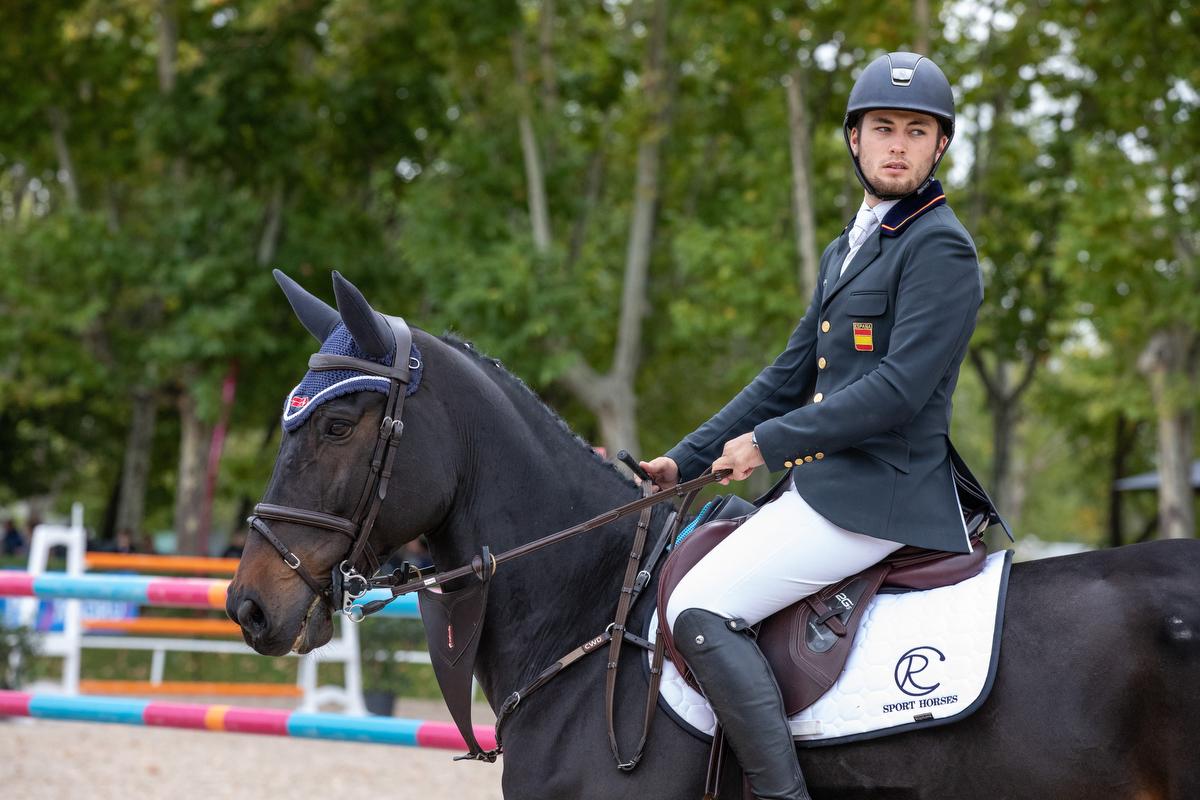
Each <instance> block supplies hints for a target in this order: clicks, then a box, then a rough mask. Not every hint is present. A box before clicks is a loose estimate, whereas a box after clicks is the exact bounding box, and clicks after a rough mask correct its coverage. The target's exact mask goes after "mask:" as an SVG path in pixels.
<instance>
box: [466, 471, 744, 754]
mask: <svg viewBox="0 0 1200 800" xmlns="http://www.w3.org/2000/svg"><path fill="white" fill-rule="evenodd" d="M726 474H728V473H727V472H726V471H722V472H720V473H718V474H717V475H715V476H711V475H708V476H702V478H697V479H695V481H690V482H688V484H685V485H684V487H685V488H684V500H683V503H682V505H681V506H680V509H679V511H678V512H672V513H671V516H670V517H669V518H668V519H667V522H666V524H665V525H664V526H663V530H662V533H661V534H660V535H659V537H658V540H657V541H656V542H655V543H654V546H653V547H652V548H651V549H650V555H649V556H648V557H647V558H646V559H645V560H644V561H643V560H642V549H643V547H644V545H645V534H646V531H647V530H648V528H649V516H648V514H644V515H643V517H642V519H640V520H639V523H638V535H637V536H636V537H635V541H634V546H633V548H631V552H630V558H629V565H628V566H627V568H626V571H625V582H624V584H623V586H622V589H621V595H620V598H619V599H618V602H617V605H618V609H617V614H616V619H614V620H613V622H612V623H610V624H609V625H608V627H607V628H605V630H604V631H602V632H601V633H599V634H597V635H596V636H594V637H592V638H591V639H588V640H587V641H586V642H584V643H583V644H581V645H580V646H579V647H576V648H575V649H574V650H572V651H570V652H569V653H567V654H566V655H564V656H562V657H561V658H559V659H558V660H557V661H555V662H554V663H553V664H551V665H550V666H548V667H546V668H545V669H544V670H542V671H541V672H540V673H539V674H538V675H537V677H535V678H534V679H533V680H532V681H530V682H529V683H528V684H526V685H525V686H523V687H521V689H520V690H518V691H515V692H513V693H512V694H510V695H509V696H508V697H507V698H506V699H505V701H504V703H503V704H502V705H501V706H500V710H499V711H498V712H497V714H496V749H495V750H494V751H489V752H488V753H486V754H483V755H484V756H488V755H493V758H488V759H486V760H494V754H498V753H501V752H503V749H504V745H503V730H502V729H503V726H504V723H505V721H506V720H507V719H508V716H509V714H511V713H512V712H513V711H515V710H516V709H517V707H518V706H519V705H520V703H521V701H522V700H524V699H526V698H528V697H529V696H530V695H531V694H533V693H534V692H535V691H537V690H538V689H540V688H541V687H543V686H545V685H546V684H547V683H549V682H550V680H551V679H552V678H554V677H555V676H557V675H559V674H561V673H562V672H563V670H565V669H566V668H567V667H569V666H571V665H572V664H574V663H576V662H577V661H579V660H580V659H582V658H583V657H584V656H586V655H590V654H592V653H597V652H599V651H600V648H602V647H603V646H604V645H606V644H607V645H609V648H610V650H609V664H608V670H607V676H608V677H607V679H606V682H605V683H606V685H605V695H606V704H605V705H606V708H605V713H606V717H607V721H608V734H609V742H610V745H611V747H612V750H613V757H614V758H615V759H616V761H617V767H618V768H619V769H621V770H623V771H626V772H628V771H630V770H632V769H633V768H634V767H636V766H637V765H638V762H639V761H641V758H642V751H643V748H644V747H645V745H646V741H647V739H648V738H649V736H650V726H651V724H652V723H653V721H654V712H655V710H656V708H657V705H658V687H659V684H660V682H661V679H662V665H663V653H664V644H663V643H664V641H665V638H664V637H662V636H659V637H658V639H657V641H656V642H655V643H654V644H651V643H650V642H648V641H647V640H645V639H643V638H642V637H640V636H637V635H636V634H634V633H632V632H630V631H629V630H628V629H627V628H626V627H625V624H626V621H627V620H628V616H629V612H630V611H631V610H632V608H633V607H634V605H635V604H636V603H637V599H638V597H639V596H640V595H641V593H642V590H643V589H645V588H646V586H647V585H649V583H650V580H651V577H652V576H653V574H654V569H655V567H656V566H657V565H658V561H659V559H660V558H661V557H662V554H663V553H664V552H665V551H666V549H667V545H668V544H669V543H670V542H672V541H673V540H674V539H675V536H676V535H678V533H679V528H680V527H681V526H682V523H683V520H684V519H685V518H686V517H687V512H688V509H690V508H691V506H692V502H693V501H694V500H695V499H696V495H697V494H698V493H699V491H700V489H701V488H702V487H703V486H704V485H705V484H707V483H711V482H712V481H714V480H719V479H720V478H723V477H724V476H725V475H726ZM647 496H649V493H648V492H644V493H643V500H644V499H646V497H647ZM646 510H647V511H648V510H649V508H648V507H647V509H646ZM639 562H640V563H641V566H642V568H641V569H637V566H638V564H639ZM622 609H623V610H622ZM614 632H615V633H616V635H614ZM618 640H620V641H625V640H628V641H629V643H630V644H632V645H635V646H637V647H640V648H642V649H643V650H647V651H649V652H650V653H651V654H652V655H651V664H650V681H649V686H648V688H647V692H646V709H645V713H644V715H643V719H642V737H641V740H640V741H639V742H638V746H637V751H636V752H635V753H634V755H633V757H632V758H630V759H628V760H623V759H622V758H621V755H620V752H619V748H618V746H617V741H616V733H615V728H614V724H613V720H614V716H613V708H614V700H615V695H616V692H615V687H616V673H617V670H616V667H615V666H614V664H616V663H618V662H619V657H620V643H619V641H618ZM614 646H615V647H614ZM614 649H615V650H616V652H615V653H614V652H613V650H614ZM463 757H464V758H468V757H478V756H475V755H474V754H473V753H472V754H469V755H468V756H463Z"/></svg>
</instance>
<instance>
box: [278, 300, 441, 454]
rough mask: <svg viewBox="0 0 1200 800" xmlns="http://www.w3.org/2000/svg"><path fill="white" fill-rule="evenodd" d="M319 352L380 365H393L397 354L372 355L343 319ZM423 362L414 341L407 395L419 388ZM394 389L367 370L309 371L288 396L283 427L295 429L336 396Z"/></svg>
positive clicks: (386, 380)
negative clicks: (380, 356) (358, 341)
mask: <svg viewBox="0 0 1200 800" xmlns="http://www.w3.org/2000/svg"><path fill="white" fill-rule="evenodd" d="M319 352H321V353H329V354H331V355H337V356H349V357H351V358H361V359H362V360H364V361H374V362H375V363H376V364H383V365H384V366H388V367H390V366H391V365H392V360H393V358H394V357H395V356H394V354H393V355H388V356H387V357H385V358H371V357H370V356H368V355H367V354H366V353H364V352H363V351H362V349H361V348H359V346H358V344H357V343H356V342H355V341H354V337H353V336H351V335H350V331H349V330H348V329H347V328H346V324H345V323H344V322H339V323H338V324H337V326H336V327H334V329H333V331H332V332H331V333H330V334H329V338H327V339H326V340H325V342H324V344H322V345H321V349H320V351H319ZM420 365H421V353H420V351H419V350H417V346H416V344H413V345H412V350H411V351H410V353H409V368H410V370H409V382H408V386H406V387H405V391H404V396H405V397H408V396H410V395H411V394H412V393H413V392H415V391H417V387H418V386H419V385H420V383H421V366H420ZM390 388H391V382H390V381H389V380H388V379H387V378H384V377H381V376H379V375H368V374H367V373H365V372H358V371H356V370H349V369H347V370H322V371H320V372H317V371H314V370H309V372H308V374H306V375H305V376H304V380H302V381H300V383H299V385H298V386H296V388H295V389H292V391H291V394H289V395H288V396H287V400H286V401H285V402H284V404H283V429H284V430H285V431H294V430H295V429H296V428H298V427H300V426H301V425H303V424H304V422H305V420H307V419H308V417H309V415H310V414H312V411H313V409H315V408H316V407H317V406H319V405H321V404H322V403H324V402H325V401H327V400H332V399H333V398H335V397H341V396H342V395H346V394H350V393H351V392H364V391H372V392H379V393H381V394H384V395H386V394H387V393H388V389H390Z"/></svg>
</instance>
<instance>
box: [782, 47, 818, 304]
mask: <svg viewBox="0 0 1200 800" xmlns="http://www.w3.org/2000/svg"><path fill="white" fill-rule="evenodd" d="M784 77H785V80H784V87H785V88H786V90H787V106H788V144H789V146H790V150H791V155H792V202H793V206H794V210H795V213H796V255H797V257H798V258H799V261H800V269H799V276H798V277H799V280H798V282H797V285H798V286H799V288H800V296H801V297H808V296H809V295H810V294H811V293H812V292H813V290H814V289H815V288H816V285H817V272H818V266H819V265H818V259H817V222H816V213H815V212H814V211H813V192H812V144H811V141H810V139H809V122H808V117H809V114H808V103H807V101H806V100H805V96H804V80H805V76H804V71H803V70H802V69H801V68H800V67H794V68H793V69H792V71H791V72H789V73H788V74H787V75H786V76H784Z"/></svg>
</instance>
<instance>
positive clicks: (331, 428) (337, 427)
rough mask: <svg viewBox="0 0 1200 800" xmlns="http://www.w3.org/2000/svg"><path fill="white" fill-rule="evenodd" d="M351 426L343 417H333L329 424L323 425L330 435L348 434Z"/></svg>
mask: <svg viewBox="0 0 1200 800" xmlns="http://www.w3.org/2000/svg"><path fill="white" fill-rule="evenodd" d="M353 427H354V426H353V425H351V424H350V423H349V422H346V420H344V419H334V420H330V421H329V424H328V425H326V426H325V432H326V433H327V434H329V435H330V436H338V437H341V436H345V435H346V434H348V433H349V432H350V429H351V428H353Z"/></svg>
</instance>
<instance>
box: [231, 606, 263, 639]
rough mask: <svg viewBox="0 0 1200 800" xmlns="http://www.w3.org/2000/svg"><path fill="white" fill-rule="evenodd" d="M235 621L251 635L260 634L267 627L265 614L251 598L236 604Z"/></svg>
mask: <svg viewBox="0 0 1200 800" xmlns="http://www.w3.org/2000/svg"><path fill="white" fill-rule="evenodd" d="M237 621H238V623H239V624H240V625H241V626H242V628H244V629H245V630H246V632H247V633H249V634H251V635H252V636H261V635H262V634H263V632H264V631H266V629H267V616H266V614H264V613H263V611H262V609H261V608H259V607H258V603H255V602H254V601H253V600H243V601H242V602H241V604H240V605H238V609H237Z"/></svg>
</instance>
